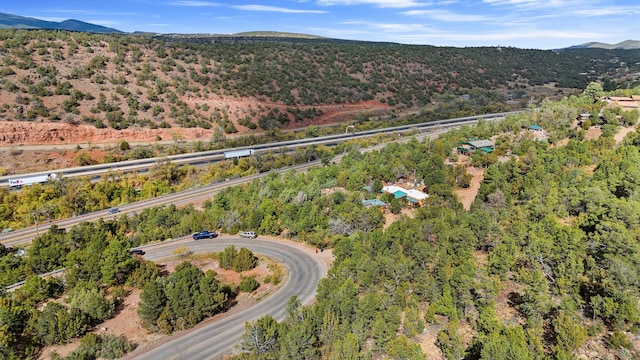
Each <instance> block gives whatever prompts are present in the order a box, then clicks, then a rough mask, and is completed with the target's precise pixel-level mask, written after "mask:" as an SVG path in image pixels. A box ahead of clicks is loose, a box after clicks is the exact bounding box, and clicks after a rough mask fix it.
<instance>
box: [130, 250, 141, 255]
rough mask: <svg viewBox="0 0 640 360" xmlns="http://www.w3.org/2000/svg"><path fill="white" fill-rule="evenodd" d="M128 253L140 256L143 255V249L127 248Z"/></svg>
mask: <svg viewBox="0 0 640 360" xmlns="http://www.w3.org/2000/svg"><path fill="white" fill-rule="evenodd" d="M129 254H131V255H140V256H142V255H144V250H142V249H131V250H129Z"/></svg>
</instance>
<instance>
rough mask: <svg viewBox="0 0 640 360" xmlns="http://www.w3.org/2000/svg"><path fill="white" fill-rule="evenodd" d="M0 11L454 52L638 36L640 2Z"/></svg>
mask: <svg viewBox="0 0 640 360" xmlns="http://www.w3.org/2000/svg"><path fill="white" fill-rule="evenodd" d="M0 12H6V13H11V14H16V15H21V16H30V17H36V18H39V19H43V20H51V21H62V20H66V19H77V20H82V21H86V22H91V23H95V24H99V25H104V26H109V27H113V28H116V29H118V30H122V31H126V32H133V31H150V32H158V33H211V34H233V33H238V32H244V31H258V30H266V31H284V32H294V33H305V34H313V35H320V36H326V37H332V38H340V39H352V40H367V41H391V42H398V43H403V44H424V45H437V46H456V47H464V46H497V45H500V46H514V47H519V48H536V49H555V48H562V47H567V46H571V45H577V44H582V43H585V42H589V41H601V42H607V43H617V42H620V41H623V40H629V39H632V40H640V1H639V0H606V1H605V0H433V1H428V0H424V1H423V0H280V1H260V0H227V1H225V0H220V1H217V0H211V1H208V0H207V1H204V0H129V1H123V0H105V1H93V0H76V1H72V0H55V1H51V0H24V1H11V2H9V4H7V3H5V4H2V5H0Z"/></svg>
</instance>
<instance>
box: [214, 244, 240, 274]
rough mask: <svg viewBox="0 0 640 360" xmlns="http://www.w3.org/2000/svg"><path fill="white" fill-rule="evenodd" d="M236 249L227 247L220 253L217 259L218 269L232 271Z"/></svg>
mask: <svg viewBox="0 0 640 360" xmlns="http://www.w3.org/2000/svg"><path fill="white" fill-rule="evenodd" d="M237 254H238V253H237V252H236V247H235V246H233V245H229V246H227V247H226V248H225V249H224V250H223V251H222V252H221V253H220V257H219V258H218V262H219V263H220V267H221V268H223V269H232V268H233V264H234V262H235V259H236V256H237Z"/></svg>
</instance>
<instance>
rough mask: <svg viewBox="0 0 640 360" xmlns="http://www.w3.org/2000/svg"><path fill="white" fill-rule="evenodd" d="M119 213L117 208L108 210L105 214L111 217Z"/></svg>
mask: <svg viewBox="0 0 640 360" xmlns="http://www.w3.org/2000/svg"><path fill="white" fill-rule="evenodd" d="M119 212H120V209H118V208H113V209H109V211H107V214H109V215H113V214H117V213H119Z"/></svg>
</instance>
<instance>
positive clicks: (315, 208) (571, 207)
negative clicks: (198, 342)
mask: <svg viewBox="0 0 640 360" xmlns="http://www.w3.org/2000/svg"><path fill="white" fill-rule="evenodd" d="M631 91H632V92H633V93H634V94H640V88H636V89H634V90H631ZM600 95H602V87H601V86H600V85H599V84H595V83H594V84H590V85H589V86H588V87H587V88H586V90H585V91H584V92H583V93H582V94H581V95H580V96H572V97H570V98H564V99H562V100H560V101H556V102H554V101H549V100H545V101H543V103H542V104H541V106H540V107H539V108H535V109H533V108H532V109H531V111H530V112H528V113H522V114H518V115H514V116H510V117H508V118H507V119H506V120H504V121H502V122H499V123H494V122H491V123H488V122H481V123H480V124H478V125H477V126H474V127H464V128H461V129H459V130H452V131H450V132H449V133H447V134H446V135H444V136H441V137H440V138H439V139H437V140H428V139H427V140H424V141H418V140H415V139H414V140H411V141H410V142H408V143H406V144H397V143H391V144H389V145H387V146H386V147H385V148H383V149H381V150H379V151H371V152H361V151H359V150H360V148H359V146H357V145H353V144H352V145H350V146H349V147H345V148H341V149H339V150H337V152H343V151H346V152H347V156H345V157H344V158H343V159H342V161H341V162H340V163H337V164H333V163H331V162H330V161H324V164H323V166H318V167H315V168H312V169H311V170H310V171H309V172H307V173H300V174H296V173H293V172H290V173H287V174H285V175H282V176H280V175H277V174H271V175H269V176H267V177H265V178H263V179H259V180H254V181H252V182H251V183H248V184H246V185H243V186H238V187H232V188H227V189H226V190H224V191H222V192H221V193H219V194H218V195H216V196H215V197H214V198H213V199H211V200H210V201H207V202H206V203H205V204H204V206H203V210H195V209H194V208H193V207H185V208H176V207H174V206H169V207H162V208H152V209H148V210H145V211H143V212H142V213H141V214H139V215H134V216H121V217H119V218H117V219H112V220H105V221H99V222H96V223H84V224H81V225H79V226H76V227H74V228H72V229H69V230H63V229H59V228H56V227H52V229H51V230H50V231H49V232H47V233H46V234H43V235H42V236H40V237H38V238H36V239H35V240H34V241H33V242H32V243H31V244H30V245H29V246H28V248H27V249H26V250H27V251H26V254H25V255H23V256H20V255H19V254H18V251H17V249H5V248H4V247H2V251H1V254H0V255H1V256H2V257H1V258H0V268H1V269H2V271H0V276H2V277H1V278H0V283H1V284H2V285H5V286H6V285H9V284H11V283H14V282H16V281H19V280H26V283H25V284H24V285H23V286H22V287H20V288H18V289H17V290H16V291H14V292H10V293H4V292H3V293H2V297H1V298H0V353H1V354H2V356H3V357H5V358H31V357H34V356H35V355H36V354H37V353H38V351H39V349H41V347H42V346H44V345H48V344H55V343H65V342H67V341H69V340H70V339H72V338H76V337H78V336H83V338H82V342H81V345H80V347H79V348H78V349H77V350H76V352H75V353H74V354H72V355H71V356H70V357H69V358H73V359H76V358H85V359H87V358H92V359H93V358H96V357H98V356H101V357H105V358H113V357H118V356H121V355H122V354H124V353H125V352H126V351H129V350H131V349H132V348H133V347H134V346H135V344H131V343H130V342H128V341H127V340H126V339H123V338H119V337H109V338H103V337H100V336H97V335H95V334H93V333H91V332H89V331H90V330H91V329H92V328H94V327H95V326H97V324H99V323H100V322H101V321H103V320H104V319H107V318H109V317H111V316H112V315H113V309H114V306H115V305H116V304H117V303H118V301H119V299H121V298H122V297H123V296H126V294H127V292H128V291H129V290H130V289H132V288H141V289H143V293H142V295H141V298H142V302H141V304H140V310H139V315H140V317H141V319H143V321H144V323H145V325H146V326H147V327H148V328H149V329H150V330H151V331H160V332H165V333H169V332H171V331H174V330H176V329H184V328H188V327H191V326H193V325H195V324H196V323H197V322H198V321H200V320H201V319H203V318H205V317H207V316H210V315H211V314H212V313H215V312H216V311H218V310H219V309H220V307H221V303H223V302H224V301H226V300H227V299H229V298H231V297H233V296H234V295H235V294H236V293H237V291H240V290H241V288H242V289H251V288H253V287H254V286H256V284H255V283H253V282H251V281H250V280H245V284H243V285H241V288H237V287H232V286H227V285H224V284H219V283H217V282H216V281H215V276H214V274H212V273H210V272H207V273H203V272H202V271H200V270H199V269H198V268H197V267H194V266H193V265H191V264H189V263H184V264H183V265H181V266H179V267H178V269H176V271H175V272H173V273H171V274H161V273H160V271H159V269H158V268H157V267H156V265H155V264H153V263H151V262H148V261H143V260H141V259H138V258H135V257H132V256H130V255H129V254H128V250H129V249H130V248H131V247H135V246H138V245H141V244H147V243H149V242H153V241H163V240H165V239H170V238H175V237H179V236H184V235H187V234H189V233H191V232H193V231H197V230H200V229H201V228H202V227H207V228H212V229H220V230H221V231H223V232H228V233H236V232H238V231H239V230H242V229H255V230H256V231H257V232H258V233H260V234H268V235H276V236H286V237H289V238H292V239H294V240H297V241H304V242H307V243H309V244H312V245H314V246H321V247H330V248H333V254H334V256H335V261H334V263H333V265H332V268H331V270H330V271H329V275H328V277H327V278H325V279H323V280H322V281H321V282H320V285H319V288H318V294H317V299H316V302H315V303H314V304H313V305H311V306H307V307H303V306H301V304H300V302H299V301H298V300H297V299H296V298H292V299H290V301H289V304H288V310H287V315H286V318H285V319H284V320H283V321H282V322H281V323H278V322H277V321H276V320H275V319H273V318H271V317H263V318H261V319H260V320H258V321H256V322H253V323H248V324H246V333H245V336H244V337H243V340H242V342H241V343H240V344H239V347H238V349H239V351H240V354H238V355H236V356H235V357H236V358H238V359H276V358H278V359H300V358H305V359H316V358H317V359H359V358H370V359H374V358H390V359H425V358H428V357H429V356H430V354H425V353H424V348H423V347H422V346H423V345H425V344H423V341H424V336H425V334H426V333H427V332H428V331H426V330H431V331H436V332H437V337H436V339H435V341H434V345H436V346H437V351H438V352H439V354H431V355H433V356H442V357H444V358H446V359H542V358H555V359H572V358H577V357H578V356H586V357H587V358H612V359H613V358H620V359H637V358H638V356H639V353H638V349H637V344H636V347H635V348H634V345H633V342H632V340H633V341H635V342H636V343H637V337H638V332H639V329H640V307H639V303H638V299H639V298H640V275H639V274H640V261H639V259H640V241H639V238H638V234H640V223H639V222H638V221H639V220H638V219H640V197H639V196H640V173H639V172H638V170H637V166H636V164H637V163H638V162H639V161H640V134H638V133H637V132H631V133H630V134H629V135H627V137H626V138H625V139H624V141H621V142H619V143H618V144H616V142H615V140H614V138H613V136H614V135H615V134H616V132H617V131H618V129H619V127H620V125H621V122H620V121H622V124H623V125H625V126H634V125H636V122H637V120H638V112H637V110H635V111H631V112H622V111H621V110H620V109H619V108H617V109H610V108H608V107H607V106H606V103H604V102H600V101H599V100H598V99H599V98H600ZM585 112H588V113H594V114H597V115H598V116H596V117H595V118H594V120H593V122H594V125H599V126H600V127H601V128H602V136H600V137H598V138H589V137H586V131H585V130H584V129H582V128H580V127H576V126H575V119H576V117H577V115H578V114H582V113H585ZM599 114H602V116H599ZM618 115H619V116H620V117H618ZM533 123H535V124H540V125H542V126H543V127H544V128H545V130H546V131H547V132H548V134H549V136H548V140H546V141H536V140H534V139H532V137H531V136H530V135H529V134H528V132H527V131H526V130H525V129H526V128H527V127H528V126H529V125H530V124H533ZM469 138H480V139H484V138H494V139H495V142H496V150H495V151H494V152H493V153H492V154H484V155H483V154H476V155H474V156H473V157H472V158H471V159H470V164H473V165H475V166H477V167H483V168H484V169H485V176H484V180H483V182H482V184H481V187H480V190H479V193H478V195H477V197H476V200H475V202H474V203H473V205H472V206H471V209H470V210H469V211H466V210H465V209H464V208H463V207H462V205H461V204H460V203H459V202H458V199H457V197H456V195H455V190H456V189H457V188H460V187H465V186H468V182H467V181H465V180H464V174H465V173H466V170H465V166H464V165H459V166H455V165H451V163H452V162H453V161H455V160H456V159H457V157H458V155H457V154H456V153H455V148H456V146H457V145H458V144H459V143H460V142H461V141H466V140H468V139H469ZM326 151H328V152H331V149H326ZM329 159H330V158H329ZM218 166H219V167H220V168H218V169H207V170H206V171H205V173H206V174H208V175H205V176H210V175H211V173H212V172H215V171H237V169H238V167H242V166H244V165H243V164H242V163H241V162H238V164H233V163H231V162H229V163H226V164H220V165H218ZM231 169H236V170H231ZM165 170H166V168H165ZM176 171H178V172H180V171H185V172H186V173H189V172H194V173H195V172H196V170H193V169H192V170H176ZM414 171H415V174H416V175H415V179H413V180H414V181H415V180H419V181H420V182H421V183H422V184H423V185H424V188H426V189H427V190H428V192H429V194H430V195H431V197H430V198H429V199H428V202H426V203H425V204H423V206H420V207H415V206H414V205H410V204H409V203H404V202H399V201H397V200H394V199H391V198H388V197H387V198H384V199H385V200H387V201H389V203H390V208H389V210H388V211H389V212H391V213H394V214H400V215H399V217H398V218H397V219H396V221H394V222H393V223H391V224H386V226H385V215H384V213H383V212H382V211H381V210H380V209H379V208H375V207H370V208H367V207H364V206H363V205H362V200H363V199H372V198H377V197H379V196H380V195H379V193H378V192H377V191H378V190H379V189H380V188H381V186H382V185H383V184H389V183H394V182H397V181H400V180H402V179H410V178H412V177H413V173H414ZM148 176H149V180H148V181H147V182H150V183H153V182H155V181H156V180H155V179H156V176H158V177H160V178H162V176H165V177H166V176H167V175H166V172H163V171H159V172H158V173H157V174H151V175H148ZM187 179H188V176H186V177H184V175H183V176H182V177H181V176H179V177H177V178H176V181H175V183H166V185H165V186H167V187H170V186H176V185H177V184H178V183H180V182H181V181H182V180H185V181H187ZM127 181H131V180H123V179H117V180H113V181H108V179H105V181H103V182H100V183H99V184H95V185H91V186H95V187H96V188H100V189H103V190H105V189H106V190H108V189H118V188H119V187H121V186H122V185H121V184H126V183H127ZM192 181H193V179H192ZM63 182H72V183H75V182H76V181H75V180H68V179H67V180H63ZM78 183H79V184H82V182H81V181H79V182H78ZM366 185H369V186H371V188H372V189H375V191H371V192H370V191H368V190H367V189H365V188H364V187H365V186H366ZM61 186H63V185H61V184H60V183H49V184H44V185H42V186H41V185H36V186H33V187H30V188H28V189H25V191H24V192H23V193H21V195H20V196H18V198H16V199H14V200H13V202H12V203H11V204H12V205H11V206H7V207H6V208H5V210H4V211H5V212H7V211H12V209H13V208H20V207H21V206H33V204H34V203H37V202H38V201H42V202H43V203H47V202H51V201H53V202H55V201H56V200H55V199H57V198H58V197H59V196H60V195H61V194H60V193H59V192H58V190H57V189H60V188H61ZM64 186H69V185H64ZM84 186H87V187H86V192H88V193H89V194H97V193H100V192H102V191H103V190H93V189H92V188H91V187H89V185H88V184H85V185H84ZM106 190H105V191H104V192H105V193H110V192H109V191H106ZM80 193H82V192H80ZM111 193H112V194H117V196H124V197H126V196H128V195H125V194H127V193H133V194H135V188H129V190H126V191H113V192H111ZM0 194H1V195H2V197H3V199H7V197H8V196H14V195H9V193H8V191H7V190H0ZM122 199H124V198H122ZM3 204H5V202H4V201H3ZM63 204H64V203H60V205H59V206H61V208H64V207H66V206H67V205H63ZM256 204H259V205H256ZM218 260H219V261H221V263H224V264H226V265H225V266H228V267H232V268H233V267H236V266H237V267H238V270H241V269H244V268H246V266H249V267H251V266H255V258H254V257H253V255H252V254H250V253H248V252H247V251H246V249H245V250H243V249H239V250H236V249H234V248H228V249H227V250H225V251H224V252H223V253H221V254H219V255H218ZM60 268H65V269H66V270H65V271H64V274H63V278H55V277H50V278H46V279H43V278H40V277H38V276H36V274H39V273H44V272H47V271H52V270H56V269H60ZM96 284H97V285H98V286H96ZM51 299H64V301H55V302H54V301H50V300H51ZM185 304H186V305H185ZM34 305H35V306H34ZM186 309H190V310H189V311H186ZM61 324H66V325H65V326H64V327H63V326H62V325H61ZM634 339H635V340H634ZM433 351H436V350H433ZM593 353H595V355H593ZM112 354H114V355H112ZM586 354H589V355H586Z"/></svg>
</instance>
